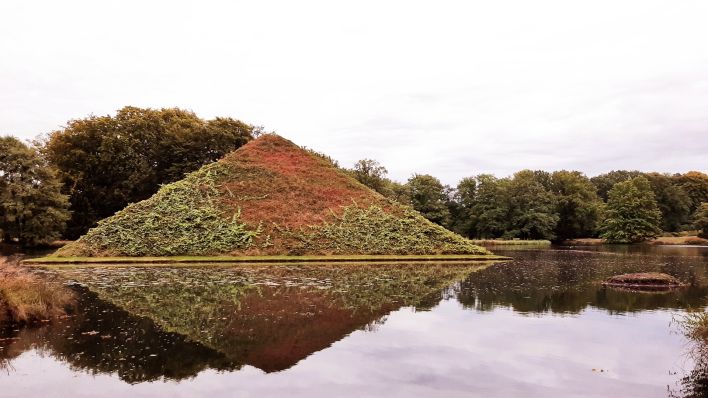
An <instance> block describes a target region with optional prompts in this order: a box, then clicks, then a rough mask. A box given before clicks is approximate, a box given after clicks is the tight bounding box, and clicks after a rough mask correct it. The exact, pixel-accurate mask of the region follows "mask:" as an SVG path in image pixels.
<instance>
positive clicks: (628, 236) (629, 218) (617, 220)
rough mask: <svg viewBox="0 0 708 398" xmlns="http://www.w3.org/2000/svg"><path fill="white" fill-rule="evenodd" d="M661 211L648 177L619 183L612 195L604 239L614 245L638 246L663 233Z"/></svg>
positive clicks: (606, 216) (614, 187)
mask: <svg viewBox="0 0 708 398" xmlns="http://www.w3.org/2000/svg"><path fill="white" fill-rule="evenodd" d="M660 225H661V212H660V211H659V207H658V206H657V204H656V199H655V198H654V192H653V191H652V189H651V185H650V184H649V181H648V180H647V179H646V178H645V177H641V176H640V177H635V178H633V179H631V180H629V181H623V182H618V183H617V184H615V186H613V187H612V189H610V191H609V192H608V200H607V209H606V212H605V220H604V221H603V223H602V226H601V228H600V230H601V231H602V233H601V235H600V236H601V237H603V238H605V239H606V240H607V241H608V242H610V243H635V242H641V241H644V240H647V239H650V238H655V237H657V236H658V235H659V233H660V232H661V228H660Z"/></svg>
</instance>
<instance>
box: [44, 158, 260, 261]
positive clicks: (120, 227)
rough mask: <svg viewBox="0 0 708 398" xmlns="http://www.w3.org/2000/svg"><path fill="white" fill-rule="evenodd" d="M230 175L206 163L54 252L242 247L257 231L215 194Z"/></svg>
mask: <svg viewBox="0 0 708 398" xmlns="http://www.w3.org/2000/svg"><path fill="white" fill-rule="evenodd" d="M229 175H230V172H229V169H228V166H227V165H225V164H224V163H221V162H217V163H212V164H210V165H207V166H205V167H203V168H202V169H200V170H199V171H197V172H194V173H191V174H189V175H188V176H187V177H186V178H185V179H184V180H182V181H178V182H176V183H172V184H168V185H165V186H164V187H162V188H160V190H159V191H158V193H157V194H155V195H154V196H153V197H151V198H150V199H148V200H145V201H142V202H139V203H136V204H132V205H130V206H128V207H126V208H125V209H124V210H121V211H120V212H118V213H116V215H115V216H113V217H111V218H109V219H107V220H103V221H100V222H99V224H98V226H97V227H96V228H93V229H91V230H90V231H89V232H88V233H87V234H86V235H85V236H83V237H82V238H81V239H79V240H78V241H77V242H76V243H75V244H72V245H68V246H65V247H64V248H62V249H60V250H59V251H58V252H57V253H56V255H58V256H73V255H124V256H146V255H156V256H162V255H183V254H191V255H208V254H217V253H224V252H228V251H231V250H234V249H237V248H245V247H247V246H249V245H250V244H251V241H252V240H253V238H254V237H255V236H257V235H258V232H259V231H257V230H256V231H249V230H248V229H247V228H246V226H245V225H244V224H243V223H241V222H240V221H239V210H238V209H236V211H235V212H233V213H232V214H225V211H226V209H223V208H221V207H220V206H219V205H218V204H217V202H216V199H215V197H217V196H218V195H219V194H220V191H219V190H218V189H217V187H216V186H217V183H218V182H219V181H221V180H223V179H224V178H225V177H227V176H229Z"/></svg>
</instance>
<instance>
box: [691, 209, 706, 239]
mask: <svg viewBox="0 0 708 398" xmlns="http://www.w3.org/2000/svg"><path fill="white" fill-rule="evenodd" d="M693 224H694V226H695V227H696V228H697V229H699V230H700V232H699V233H698V236H700V237H701V238H706V239H708V202H703V203H701V205H700V206H699V207H698V209H697V210H696V213H695V214H694V215H693Z"/></svg>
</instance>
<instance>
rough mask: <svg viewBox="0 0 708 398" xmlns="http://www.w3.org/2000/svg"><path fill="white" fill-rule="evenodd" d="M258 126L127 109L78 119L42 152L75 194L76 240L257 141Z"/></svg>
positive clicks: (72, 224) (52, 138)
mask: <svg viewBox="0 0 708 398" xmlns="http://www.w3.org/2000/svg"><path fill="white" fill-rule="evenodd" d="M253 131H254V127H253V126H250V125H248V124H245V123H242V122H240V121H238V120H234V119H230V118H216V119H213V120H209V121H204V120H202V119H200V118H198V117H197V116H196V115H195V114H194V113H192V112H190V111H185V110H181V109H176V108H172V109H160V110H156V109H142V108H136V107H130V106H128V107H125V108H123V109H121V110H119V111H118V113H117V114H116V115H115V116H90V117H88V118H85V119H79V120H72V121H70V122H69V123H68V125H67V126H66V128H64V129H63V130H59V131H55V132H53V133H51V134H50V135H49V137H48V139H47V141H46V144H45V147H44V149H43V151H44V154H45V156H46V158H47V159H48V160H49V162H50V163H51V164H52V165H54V166H56V168H57V169H59V172H60V173H59V175H60V178H61V180H62V181H63V183H64V185H65V193H67V194H69V196H70V202H71V211H72V218H71V220H70V222H69V228H68V231H67V234H68V236H69V237H70V238H76V237H78V236H79V235H81V234H83V233H84V232H86V230H88V228H90V227H93V226H94V225H95V224H96V222H97V221H98V220H100V219H102V218H104V217H107V216H110V215H112V214H113V213H115V212H116V211H118V210H120V209H122V208H123V207H125V206H126V205H127V204H129V203H131V202H137V201H140V200H143V199H146V198H148V197H149V196H151V195H152V194H153V193H155V192H156V191H157V189H158V188H159V186H160V184H165V183H168V182H172V181H176V180H178V179H180V178H182V177H183V176H184V174H185V173H188V172H190V171H193V170H196V169H198V168H199V167H200V166H202V165H204V164H206V163H210V162H213V161H215V160H217V159H219V158H221V157H222V156H224V155H225V154H226V153H228V152H231V151H233V150H234V149H236V148H238V147H240V146H242V145H243V144H245V143H246V142H248V140H250V139H251V134H252V132H253Z"/></svg>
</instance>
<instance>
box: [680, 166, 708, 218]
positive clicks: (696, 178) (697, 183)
mask: <svg viewBox="0 0 708 398" xmlns="http://www.w3.org/2000/svg"><path fill="white" fill-rule="evenodd" d="M676 181H677V183H678V185H680V186H681V188H683V190H684V191H685V192H686V194H687V195H688V197H689V198H690V199H691V206H690V209H689V213H694V212H695V211H696V210H697V209H698V207H699V206H700V205H701V203H704V202H708V175H707V174H705V173H701V172H700V171H689V172H688V173H685V174H682V175H679V176H677V177H676Z"/></svg>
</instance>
